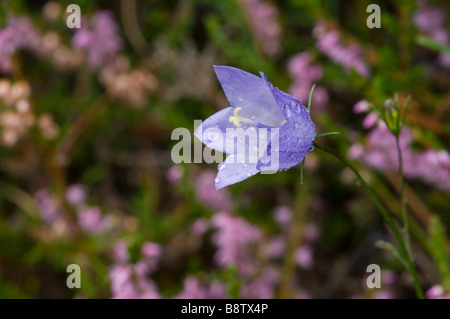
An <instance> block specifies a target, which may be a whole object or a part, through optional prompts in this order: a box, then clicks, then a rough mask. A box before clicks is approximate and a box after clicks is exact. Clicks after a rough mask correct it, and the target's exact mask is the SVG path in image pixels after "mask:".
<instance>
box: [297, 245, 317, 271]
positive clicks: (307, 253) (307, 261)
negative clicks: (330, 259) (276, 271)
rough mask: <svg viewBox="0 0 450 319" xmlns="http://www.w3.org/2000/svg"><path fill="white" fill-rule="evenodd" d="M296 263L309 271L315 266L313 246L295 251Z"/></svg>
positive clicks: (304, 246) (303, 246)
mask: <svg viewBox="0 0 450 319" xmlns="http://www.w3.org/2000/svg"><path fill="white" fill-rule="evenodd" d="M294 258H295V262H296V263H297V265H298V266H299V267H300V268H302V269H305V270H309V269H311V268H312V266H313V265H314V252H313V249H312V247H311V246H309V245H302V246H300V247H298V248H297V249H296V250H295V253H294Z"/></svg>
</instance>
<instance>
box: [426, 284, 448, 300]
mask: <svg viewBox="0 0 450 319" xmlns="http://www.w3.org/2000/svg"><path fill="white" fill-rule="evenodd" d="M426 295H427V298H428V299H438V298H441V297H442V296H443V295H444V287H442V286H441V285H434V286H432V287H431V288H430V289H428V290H427V292H426Z"/></svg>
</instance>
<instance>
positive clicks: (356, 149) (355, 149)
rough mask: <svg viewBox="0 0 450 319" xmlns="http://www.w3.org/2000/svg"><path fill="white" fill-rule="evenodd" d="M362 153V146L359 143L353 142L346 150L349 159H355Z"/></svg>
mask: <svg viewBox="0 0 450 319" xmlns="http://www.w3.org/2000/svg"><path fill="white" fill-rule="evenodd" d="M363 154H364V148H363V146H362V145H361V144H358V143H355V144H353V145H352V146H350V148H349V149H348V151H347V155H348V157H349V158H350V159H357V158H360V157H362V155H363Z"/></svg>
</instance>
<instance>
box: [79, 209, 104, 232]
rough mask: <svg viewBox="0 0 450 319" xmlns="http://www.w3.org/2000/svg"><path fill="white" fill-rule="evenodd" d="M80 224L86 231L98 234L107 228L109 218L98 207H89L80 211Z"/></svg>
mask: <svg viewBox="0 0 450 319" xmlns="http://www.w3.org/2000/svg"><path fill="white" fill-rule="evenodd" d="M78 224H79V225H80V227H81V228H82V229H83V230H84V231H86V232H88V233H91V234H98V233H100V232H102V231H104V230H105V228H106V226H107V220H106V219H105V218H104V217H102V213H101V211H100V209H99V208H98V207H89V208H85V209H82V210H80V211H79V212H78Z"/></svg>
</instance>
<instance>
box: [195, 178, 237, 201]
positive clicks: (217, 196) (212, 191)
mask: <svg viewBox="0 0 450 319" xmlns="http://www.w3.org/2000/svg"><path fill="white" fill-rule="evenodd" d="M215 179H216V174H215V173H214V172H213V171H209V170H208V171H203V172H201V173H200V174H199V175H198V177H197V178H196V180H195V194H196V196H197V199H198V200H199V201H200V202H201V203H203V204H205V206H209V207H211V208H214V209H219V210H229V209H231V198H230V194H229V192H228V190H226V189H219V190H216V185H215Z"/></svg>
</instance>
